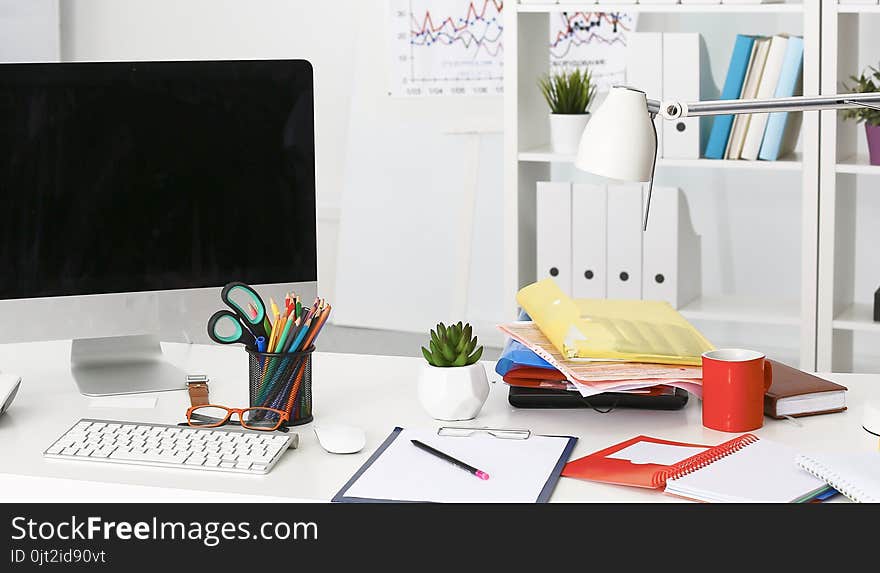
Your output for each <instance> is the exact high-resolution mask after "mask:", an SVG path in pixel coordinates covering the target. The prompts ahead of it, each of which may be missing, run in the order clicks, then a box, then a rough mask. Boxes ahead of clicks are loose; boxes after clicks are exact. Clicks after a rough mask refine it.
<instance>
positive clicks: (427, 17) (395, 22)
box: [388, 0, 504, 97]
mask: <svg viewBox="0 0 880 573" xmlns="http://www.w3.org/2000/svg"><path fill="white" fill-rule="evenodd" d="M503 8H504V1H503V0H389V11H388V17H389V20H390V32H391V36H390V40H391V41H390V54H391V85H390V89H389V92H390V94H391V95H392V96H400V97H424V96H428V97H430V96H454V95H465V96H475V95H483V96H485V95H496V96H497V95H501V94H502V93H503V74H502V71H503V59H504V42H503V38H504V20H503V17H502V10H503Z"/></svg>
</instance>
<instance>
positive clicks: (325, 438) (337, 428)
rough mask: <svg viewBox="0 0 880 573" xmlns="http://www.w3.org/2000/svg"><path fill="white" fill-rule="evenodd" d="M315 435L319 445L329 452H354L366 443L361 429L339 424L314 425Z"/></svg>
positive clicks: (362, 447) (365, 437)
mask: <svg viewBox="0 0 880 573" xmlns="http://www.w3.org/2000/svg"><path fill="white" fill-rule="evenodd" d="M315 436H317V438H318V443H319V444H321V447H322V448H324V449H325V450H327V451H328V452H330V453H331V454H355V453H357V452H359V451H361V450H362V449H364V446H365V445H366V443H367V436H366V434H365V433H364V431H363V430H361V429H360V428H355V427H354V426H344V425H341V424H325V425H320V426H315Z"/></svg>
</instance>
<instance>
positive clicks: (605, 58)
mask: <svg viewBox="0 0 880 573" xmlns="http://www.w3.org/2000/svg"><path fill="white" fill-rule="evenodd" d="M637 18H638V15H637V14H628V13H625V12H575V11H571V12H551V13H550V68H551V70H559V69H562V68H565V67H578V68H584V67H586V66H589V68H590V71H591V72H592V74H593V79H594V80H596V83H597V88H598V90H599V91H606V90H608V88H610V87H612V86H614V85H618V84H625V83H626V37H627V34H629V32H631V31H633V30H635V28H636V19H637Z"/></svg>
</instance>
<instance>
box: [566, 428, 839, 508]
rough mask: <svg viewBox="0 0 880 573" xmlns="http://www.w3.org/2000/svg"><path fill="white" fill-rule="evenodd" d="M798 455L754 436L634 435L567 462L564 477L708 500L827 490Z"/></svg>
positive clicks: (793, 498)
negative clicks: (710, 442)
mask: <svg viewBox="0 0 880 573" xmlns="http://www.w3.org/2000/svg"><path fill="white" fill-rule="evenodd" d="M796 457H797V452H796V451H795V450H793V449H791V448H789V447H788V446H786V445H784V444H780V443H777V442H772V441H770V440H762V439H759V438H758V437H757V436H754V435H752V434H743V435H742V436H739V437H737V438H734V439H732V440H728V441H726V442H724V443H722V444H719V445H717V446H703V445H699V444H687V443H683V442H673V441H669V440H661V439H658V438H651V437H648V436H636V437H635V438H633V439H631V440H627V441H625V442H621V443H619V444H616V445H614V446H611V447H609V448H605V449H604V450H599V451H598V452H595V453H593V454H590V455H588V456H585V457H582V458H579V459H577V460H574V461H571V462H568V463H567V464H566V465H565V468H564V469H563V471H562V475H563V476H564V477H573V478H580V479H586V480H592V481H599V482H605V483H611V484H617V485H628V486H635V487H645V488H652V489H663V490H664V493H668V494H670V495H675V496H679V497H684V498H687V499H693V500H696V501H705V502H777V503H778V502H803V501H810V500H811V499H813V498H815V497H816V496H817V495H820V494H822V493H824V492H826V491H827V490H828V489H829V488H828V486H827V484H826V483H825V482H824V481H822V480H820V479H817V478H815V477H814V476H812V475H810V474H809V473H807V472H805V471H803V470H802V469H801V468H800V467H798V465H797V464H796V462H795V458H796Z"/></svg>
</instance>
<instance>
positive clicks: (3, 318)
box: [0, 60, 317, 395]
mask: <svg viewBox="0 0 880 573" xmlns="http://www.w3.org/2000/svg"><path fill="white" fill-rule="evenodd" d="M315 228H316V216H315V145H314V96H313V77H312V68H311V66H310V64H309V63H308V62H306V61H303V60H271V61H270V60H260V61H176V62H89V63H41V64H2V65H0V342H13V341H34V340H59V339H73V344H72V346H71V367H72V370H73V374H74V377H75V379H76V380H77V384H78V385H79V388H80V391H81V392H82V393H84V394H88V395H104V394H119V393H131V392H144V391H157V390H169V389H180V388H183V387H184V378H185V377H184V373H183V372H181V371H179V370H177V369H176V368H174V367H172V366H171V365H170V364H169V363H168V362H167V361H165V360H163V358H162V355H161V348H160V346H159V341H160V340H164V341H178V340H190V341H202V340H207V338H206V336H205V325H206V323H207V320H208V318H209V316H210V315H211V314H212V312H213V311H214V310H216V309H218V308H220V304H221V303H220V299H219V296H218V295H219V292H220V287H222V286H223V285H224V284H226V283H227V282H230V281H233V280H239V281H243V282H246V283H249V284H251V285H254V286H255V287H257V290H258V291H260V292H262V293H264V294H266V295H274V296H276V297H282V298H283V296H284V293H285V292H286V291H288V290H291V289H296V290H297V292H298V293H301V294H302V295H303V296H304V297H305V298H306V300H311V299H312V297H314V295H315V292H316V290H317V253H316V240H315V233H316V229H315ZM0 368H2V365H0Z"/></svg>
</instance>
